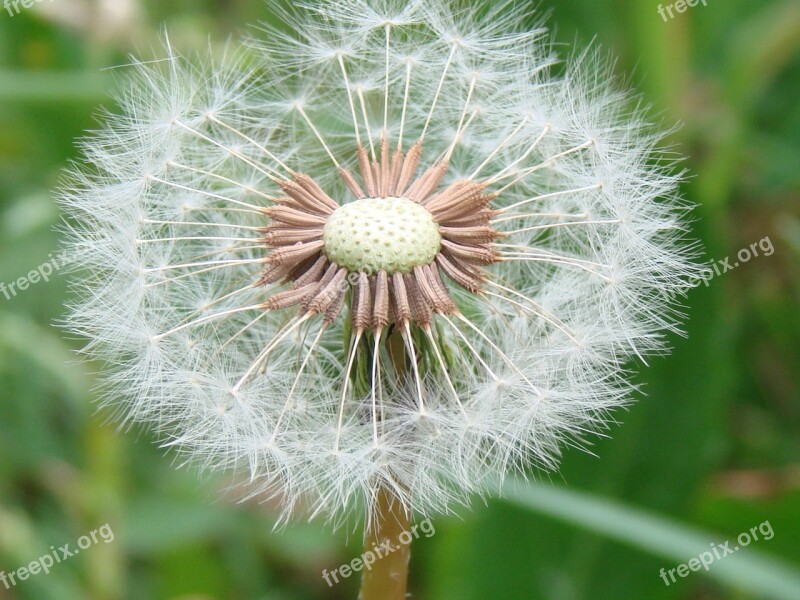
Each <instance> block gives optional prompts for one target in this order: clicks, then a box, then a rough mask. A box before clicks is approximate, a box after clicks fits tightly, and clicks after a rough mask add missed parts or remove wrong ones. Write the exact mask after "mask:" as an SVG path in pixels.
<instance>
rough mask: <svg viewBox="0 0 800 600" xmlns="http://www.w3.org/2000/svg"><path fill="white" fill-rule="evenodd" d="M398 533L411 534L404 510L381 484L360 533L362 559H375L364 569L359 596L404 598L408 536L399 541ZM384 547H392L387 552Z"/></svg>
mask: <svg viewBox="0 0 800 600" xmlns="http://www.w3.org/2000/svg"><path fill="white" fill-rule="evenodd" d="M401 535H403V538H408V537H409V536H410V535H411V534H410V533H409V515H408V512H407V511H406V509H405V508H404V507H403V505H402V504H401V503H400V502H399V501H398V500H397V498H396V497H395V495H394V493H393V492H392V491H391V490H388V489H387V488H386V487H385V486H383V485H382V486H381V487H380V489H379V490H378V496H377V502H376V508H375V511H374V513H373V516H372V519H371V521H370V524H369V527H368V529H367V531H366V532H365V533H364V555H363V557H364V559H365V563H366V562H367V561H368V560H370V558H374V559H375V562H374V563H373V564H372V565H371V567H370V568H366V567H365V569H364V575H363V578H362V580H361V593H360V594H359V599H360V600H404V599H405V597H406V586H407V581H408V563H409V560H410V559H411V544H410V543H408V542H409V541H410V540H408V539H404V541H405V542H406V543H405V544H404V543H402V542H401ZM388 548H392V549H393V550H392V552H390V553H388V554H387V552H388ZM376 550H377V552H376ZM379 556H380V558H379Z"/></svg>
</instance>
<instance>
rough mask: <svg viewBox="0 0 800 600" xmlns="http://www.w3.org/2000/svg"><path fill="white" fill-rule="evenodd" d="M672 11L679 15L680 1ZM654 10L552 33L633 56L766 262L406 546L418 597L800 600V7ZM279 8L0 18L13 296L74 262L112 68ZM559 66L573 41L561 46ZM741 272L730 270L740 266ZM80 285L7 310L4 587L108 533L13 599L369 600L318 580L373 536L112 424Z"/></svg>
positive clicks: (713, 203)
mask: <svg viewBox="0 0 800 600" xmlns="http://www.w3.org/2000/svg"><path fill="white" fill-rule="evenodd" d="M666 3H667V4H669V2H666ZM658 4H659V3H658V2H655V1H653V0H610V1H607V2H598V1H596V0H559V1H558V2H555V0H553V1H550V2H547V1H543V2H541V3H534V4H531V14H533V11H534V9H535V8H537V7H538V9H539V11H540V12H541V11H544V12H551V13H552V18H551V20H550V24H551V26H552V27H554V28H555V31H556V36H557V39H558V40H559V41H561V42H564V43H565V44H577V45H578V46H583V45H585V44H587V43H589V42H590V41H591V40H592V39H593V38H595V39H596V41H597V42H598V43H600V44H602V45H603V46H604V47H605V48H607V49H609V50H610V51H611V52H612V53H613V54H614V55H615V56H617V57H618V58H619V61H618V70H619V72H620V73H621V74H631V73H632V75H631V79H632V82H633V84H634V85H635V86H636V87H637V88H639V89H640V90H641V91H642V92H643V94H644V99H645V101H646V102H647V103H650V104H652V105H653V107H654V111H655V112H656V114H658V115H659V116H660V117H662V118H663V119H664V120H665V121H666V122H668V123H672V122H675V121H680V122H682V124H683V127H682V128H681V129H680V131H678V132H677V133H676V134H675V135H674V136H673V140H672V141H673V142H674V143H675V145H676V148H677V150H678V151H679V152H681V153H682V154H684V155H686V156H688V157H689V158H688V161H687V163H686V165H687V167H688V168H689V169H690V171H691V173H692V178H691V179H690V180H689V181H688V182H687V184H686V185H685V194H686V195H687V197H688V198H690V199H691V200H692V201H693V202H695V203H696V204H697V205H698V208H697V211H696V213H695V214H696V218H697V222H696V224H695V232H696V235H697V236H698V237H700V238H701V239H702V240H703V243H704V245H705V249H706V259H707V260H719V259H723V258H725V257H728V256H730V257H735V255H736V253H737V252H738V251H739V249H741V248H746V247H748V246H750V244H751V243H754V242H758V241H759V240H762V239H764V238H766V237H769V240H770V241H771V243H772V244H773V245H774V254H772V255H771V256H763V255H762V256H759V257H758V258H754V259H752V260H751V261H749V262H747V264H742V265H741V266H739V267H738V268H736V269H735V270H732V271H730V272H728V273H725V274H723V275H721V276H719V277H715V278H714V279H713V280H712V281H711V282H710V284H709V285H708V286H700V287H699V288H698V289H696V290H694V291H693V292H692V293H691V295H690V297H689V300H688V308H687V310H688V313H689V316H690V319H689V322H688V331H689V336H688V338H687V339H680V338H676V339H675V340H674V346H675V351H674V353H673V354H672V356H671V357H669V358H658V359H654V360H652V361H651V362H652V365H651V367H650V368H647V369H641V374H640V375H638V376H637V381H639V382H640V383H641V384H642V385H643V386H644V391H645V394H646V396H643V397H642V398H640V400H639V402H637V403H636V404H635V405H634V406H633V407H632V408H631V409H630V410H628V411H620V412H619V413H618V415H617V417H618V419H619V420H620V422H621V423H622V425H621V426H619V427H613V428H612V429H611V431H610V435H611V439H602V440H598V441H597V443H596V444H595V445H594V447H593V452H594V453H595V454H596V456H591V455H589V454H586V453H583V452H579V451H573V450H570V451H567V452H566V455H565V460H564V465H563V469H562V470H561V472H560V473H559V474H553V475H550V476H546V475H545V476H541V475H540V476H538V479H539V480H540V483H539V484H536V485H532V486H530V487H528V488H523V489H524V490H525V491H523V492H520V493H519V495H514V496H512V497H511V498H510V499H508V500H493V501H491V502H489V503H488V506H484V505H482V504H480V503H479V504H478V505H477V506H476V507H475V508H474V510H472V511H461V513H460V518H440V519H438V520H436V521H435V522H434V525H435V527H436V535H434V536H432V537H431V538H430V539H423V540H420V541H419V542H417V543H416V544H415V546H414V550H413V559H412V582H411V587H412V591H413V597H414V598H419V599H424V600H473V599H474V600H483V599H489V598H491V599H494V598H500V599H512V600H513V599H518V598H524V599H528V598H534V599H539V598H541V599H558V600H572V599H574V600H579V599H584V598H592V599H597V598H610V599H615V600H617V599H620V600H626V599H631V600H634V599H635V600H640V599H644V598H648V599H649V598H654V599H660V598H665V599H666V598H670V599H709V600H713V599H722V598H734V599H738V598H742V599H744V598H761V597H764V598H767V597H772V598H800V591H798V590H800V583H798V582H799V581H800V575H798V571H799V570H800V435H798V434H800V310H798V308H800V2H798V1H797V0H769V1H768V0H761V1H759V2H752V1H748V0H708V1H707V6H703V4H698V6H696V7H694V8H689V9H688V10H687V11H686V12H685V13H680V14H679V13H675V18H674V19H671V20H668V21H667V22H665V21H664V20H663V19H662V17H661V16H659V12H658V9H657V7H658ZM270 18H274V17H273V16H272V15H271V14H270V9H269V7H267V6H266V5H264V4H262V2H260V1H259V0H216V1H214V0H181V1H172V2H163V1H157V0H148V1H145V0H43V1H40V2H37V3H35V4H34V6H33V7H32V8H30V9H22V11H21V13H20V14H18V15H14V16H11V15H10V14H9V13H8V12H7V11H6V10H5V9H2V10H0V257H1V259H0V282H7V283H8V282H12V281H15V280H16V279H17V278H19V277H22V276H24V275H25V274H26V273H28V272H29V271H31V270H32V269H36V268H38V267H39V266H40V265H42V264H43V263H45V262H46V261H48V260H49V258H48V257H49V255H50V254H51V253H55V252H56V251H57V249H58V236H57V234H56V233H55V232H54V226H55V225H56V224H57V223H58V222H59V219H60V216H59V213H58V209H57V207H56V206H55V204H54V202H53V200H52V194H51V192H50V190H51V189H52V188H54V187H55V186H56V185H57V183H58V180H59V177H60V173H61V170H62V168H63V167H64V166H65V164H67V163H68V161H69V160H71V159H74V158H76V157H77V152H76V149H75V143H74V139H75V138H76V137H78V136H80V135H81V134H82V132H83V131H84V130H86V129H88V128H91V127H93V126H94V125H95V120H94V116H93V115H96V114H97V108H98V106H99V105H101V104H103V105H106V106H108V107H109V108H111V109H113V105H111V104H110V101H109V100H108V93H109V91H110V90H111V89H112V87H113V79H112V77H111V76H110V74H109V72H108V71H104V70H103V69H104V68H106V67H109V66H113V65H119V64H123V63H124V62H126V55H127V54H128V53H129V52H136V53H140V54H143V55H144V56H148V55H149V53H150V52H151V49H152V48H154V47H157V46H158V36H159V34H160V32H161V31H162V28H164V27H166V28H167V29H168V31H169V32H170V35H171V38H172V42H173V45H174V46H175V47H177V48H179V49H181V50H188V49H192V48H201V49H202V48H204V47H206V46H207V45H208V41H209V39H210V40H212V43H217V42H219V43H221V42H223V41H224V40H225V39H226V38H227V37H228V36H230V35H236V34H237V33H242V32H247V31H248V30H250V27H249V25H250V24H253V23H255V22H256V21H258V20H263V19H270ZM565 50H566V49H565ZM733 262H734V261H733V260H731V263H733ZM65 297H66V285H65V281H64V277H63V276H61V275H59V274H55V275H54V276H53V278H52V279H51V281H50V282H49V283H44V282H42V283H38V284H36V285H34V286H32V287H31V289H29V290H26V291H24V292H20V293H19V294H18V295H17V296H12V297H11V298H10V299H6V298H5V297H4V296H3V295H0V571H6V572H11V571H14V570H15V569H17V568H19V567H21V566H24V565H27V564H28V563H29V562H30V561H32V560H34V559H36V558H37V557H38V556H40V555H42V554H44V553H46V552H48V551H49V547H50V546H51V545H54V546H60V545H63V544H65V543H68V542H70V543H72V544H73V546H74V543H75V541H76V540H77V539H78V538H79V537H80V536H82V535H84V534H86V533H88V532H90V531H91V530H93V529H96V528H97V527H99V526H100V525H103V524H105V523H108V524H109V526H110V527H111V528H112V529H113V531H114V533H115V539H114V541H113V542H112V543H109V544H105V543H100V544H98V545H96V546H93V547H92V548H90V549H88V550H86V551H85V552H82V553H81V555H79V556H77V557H74V558H71V559H69V560H68V561H66V562H64V563H63V564H60V565H57V566H56V567H54V568H53V570H52V571H51V573H50V574H48V575H45V574H39V575H36V576H33V577H31V578H29V579H28V580H26V581H23V582H19V583H18V585H16V586H12V587H11V589H6V588H5V586H4V585H3V584H2V583H0V599H4V600H5V599H12V598H13V599H16V598H19V599H32V600H43V599H44V600H49V599H55V600H71V599H92V600H122V599H126V600H127V599H131V600H133V599H148V600H149V599H171V600H176V599H181V600H210V599H244V600H250V599H275V600H280V599H286V600H290V599H317V598H318V599H335V598H354V597H355V595H356V588H357V581H356V578H355V577H353V578H350V579H349V580H347V581H346V582H344V583H342V584H340V585H338V586H335V587H334V588H332V589H330V588H328V586H327V585H326V584H325V583H324V581H323V580H322V577H321V570H322V569H323V568H328V569H333V568H335V567H337V566H338V565H340V564H342V563H344V562H346V561H349V560H350V559H351V558H352V557H354V556H356V555H358V554H360V552H361V549H360V543H359V540H360V535H361V534H360V532H358V531H342V532H337V533H334V534H331V532H330V531H329V530H327V529H326V528H325V527H324V526H322V525H317V524H311V525H308V524H300V525H292V526H290V527H288V528H287V529H285V530H283V531H281V532H277V533H275V532H273V531H272V525H273V523H274V519H275V516H274V515H275V513H274V511H273V510H272V509H271V507H270V506H268V505H260V504H258V503H250V504H245V505H242V504H238V503H237V502H236V499H235V498H233V497H231V496H230V495H229V494H227V493H225V492H224V491H223V490H224V487H225V485H226V484H229V483H230V478H228V477H225V476H223V477H222V478H221V479H213V478H209V477H206V478H204V479H200V478H198V477H197V476H196V475H195V474H193V473H191V472H186V471H184V470H176V469H175V468H174V467H175V466H176V465H174V464H173V462H174V461H173V460H172V457H171V456H169V455H168V454H166V455H165V453H164V452H163V451H161V450H159V449H158V448H157V447H156V446H155V445H154V444H153V443H152V440H151V439H150V438H149V437H148V435H147V433H146V432H142V431H138V430H136V429H134V430H131V431H127V432H117V431H116V430H115V426H114V425H113V424H109V422H108V418H109V415H107V414H102V413H101V414H97V413H96V411H95V409H94V406H93V403H92V399H93V394H92V387H93V377H94V376H93V374H92V372H91V371H92V366H91V365H81V364H76V363H74V360H73V359H74V356H73V355H72V353H71V349H73V348H75V347H78V346H79V345H80V340H73V339H65V338H64V336H63V335H62V334H61V333H60V332H59V331H58V330H57V329H55V328H54V327H53V326H52V323H53V322H54V321H55V320H56V319H57V318H58V317H59V315H61V314H62V311H63V308H62V306H63V301H64V299H65ZM767 520H768V521H769V523H770V525H771V527H772V529H773V530H774V537H773V538H772V539H770V540H761V541H759V542H754V543H753V544H751V545H750V546H749V547H748V548H746V549H743V550H742V552H740V553H738V554H737V555H736V556H735V557H726V558H724V559H722V560H720V561H719V562H718V563H717V564H714V565H712V566H711V570H710V572H709V574H708V575H706V574H705V573H691V575H689V576H688V577H686V578H679V579H678V580H677V583H675V584H672V585H670V586H666V585H665V584H664V581H663V580H662V579H661V577H660V576H659V570H660V569H661V568H666V569H670V568H674V567H676V566H677V564H678V563H682V562H687V561H688V560H689V559H690V558H692V557H693V556H695V555H697V554H699V553H700V552H703V551H705V550H708V549H709V548H710V545H711V544H715V543H720V542H722V541H723V540H726V539H730V540H734V539H735V537H736V536H737V535H738V534H739V533H740V532H743V531H748V530H749V529H750V528H751V527H754V526H757V525H758V524H760V523H762V522H764V521H767Z"/></svg>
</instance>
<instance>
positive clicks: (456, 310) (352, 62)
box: [61, 0, 696, 522]
mask: <svg viewBox="0 0 800 600" xmlns="http://www.w3.org/2000/svg"><path fill="white" fill-rule="evenodd" d="M520 10H521V9H520V8H519V7H518V6H517V5H516V4H515V3H513V2H501V3H496V4H494V5H492V6H491V7H467V8H464V9H461V10H458V11H454V10H452V9H451V7H449V5H447V4H445V3H441V2H438V1H434V2H424V3H422V2H413V1H412V2H404V1H402V0H381V1H380V2H366V1H364V0H343V1H338V2H327V1H326V2H321V3H314V4H313V5H308V6H301V7H299V8H297V9H296V10H294V11H292V12H282V13H280V15H281V17H282V19H283V20H285V21H286V22H287V23H288V24H289V25H290V27H289V28H288V29H278V28H274V27H271V26H269V25H265V26H264V31H263V32H262V33H261V34H260V35H258V36H256V37H254V38H253V39H250V40H248V42H247V44H246V45H245V46H244V48H243V49H241V50H237V51H226V52H225V53H224V55H223V56H222V57H214V58H203V57H189V58H186V57H182V56H178V55H177V54H176V53H175V52H174V51H173V50H172V48H171V47H170V46H169V44H168V43H167V44H166V52H167V57H166V58H167V60H165V61H158V62H153V63H136V64H134V65H133V66H132V68H131V72H130V74H129V76H128V77H127V78H126V79H125V85H124V86H123V88H122V91H121V92H120V98H119V100H120V106H121V111H120V113H119V114H109V115H107V116H106V118H105V125H104V126H103V128H102V129H100V130H99V131H97V132H95V133H94V134H92V135H91V136H90V137H89V138H88V139H87V140H86V141H85V142H84V143H83V149H84V153H85V158H86V162H87V164H88V165H90V166H89V167H86V168H84V167H78V168H76V169H75V170H74V172H73V175H72V179H71V181H70V183H69V184H68V185H67V186H66V187H65V189H64V190H63V192H62V194H61V197H62V203H63V206H64V208H65V210H66V211H67V213H68V215H69V217H70V218H69V221H68V223H69V224H68V225H67V226H66V227H65V228H66V235H67V238H68V242H67V244H68V247H67V251H68V252H67V253H68V255H69V256H70V257H71V259H72V264H73V266H74V268H75V270H76V271H77V272H76V274H75V276H74V277H73V285H74V289H75V300H74V302H73V303H72V305H71V306H70V314H69V316H68V318H67V321H66V325H67V326H68V327H69V328H70V330H72V331H73V332H76V333H79V334H81V335H83V336H85V337H86V338H87V340H88V342H87V345H86V347H85V351H84V352H85V354H86V355H87V357H91V358H96V359H100V360H103V361H104V362H105V364H106V368H105V371H104V373H105V374H104V382H105V384H106V388H105V399H106V403H107V404H109V405H111V406H113V407H114V408H115V409H116V410H117V411H118V413H119V415H120V417H121V418H122V419H123V420H124V421H125V422H133V421H137V422H143V423H147V424H149V425H150V426H152V427H153V428H154V429H155V431H156V432H157V433H158V434H159V435H161V436H162V438H163V439H164V442H165V444H166V445H167V446H169V447H171V448H174V449H175V450H176V451H178V452H181V453H183V454H184V455H185V456H186V458H187V459H190V460H189V462H193V463H195V464H197V465H198V466H200V467H202V468H208V469H229V470H232V471H235V472H240V473H242V474H243V475H244V476H245V478H246V479H247V481H248V482H249V488H248V492H247V493H248V494H249V495H252V496H255V497H259V498H262V499H265V498H274V499H276V500H277V501H278V502H279V504H280V506H281V507H282V508H283V511H284V512H283V516H284V518H286V519H288V518H290V517H292V516H293V515H295V514H297V513H298V512H303V513H304V515H305V516H317V515H321V516H325V517H327V518H330V519H332V520H333V521H334V522H341V520H343V519H345V518H347V515H349V514H351V513H352V510H353V509H355V508H356V507H359V506H360V507H362V508H365V507H366V509H367V511H368V510H369V509H370V503H371V502H372V501H373V499H374V497H375V494H374V490H375V488H376V486H384V487H387V488H389V489H391V490H392V491H393V493H394V494H395V496H397V498H398V499H399V500H400V501H401V502H402V503H403V504H404V505H405V506H406V508H408V509H409V510H414V511H418V512H420V513H421V514H423V515H428V514H431V513H434V512H437V511H450V510H452V509H453V507H454V506H455V505H458V504H459V503H466V502H468V501H469V498H470V497H472V496H473V495H475V494H479V495H480V494H485V493H488V492H489V491H490V490H491V489H492V485H495V484H496V482H497V481H498V479H500V478H502V476H503V475H505V474H506V473H508V472H510V471H517V470H524V469H526V467H528V466H531V465H533V466H536V467H539V468H542V469H555V468H557V465H558V460H559V458H560V456H561V451H562V448H563V447H564V446H576V447H584V446H585V444H586V443H587V442H586V440H587V437H588V436H589V435H590V434H592V433H596V432H599V431H602V430H603V429H604V428H606V427H607V426H608V425H609V424H610V423H611V422H613V421H612V419H613V417H612V412H613V410H614V409H615V408H618V407H620V406H623V405H625V404H626V403H627V402H629V399H630V398H631V394H632V392H634V391H635V388H634V387H633V386H632V384H631V383H630V382H629V381H628V380H627V379H626V374H627V372H628V369H627V368H628V365H629V362H630V361H631V360H632V359H636V360H638V359H641V358H644V357H646V356H647V355H649V354H652V353H655V352H663V351H664V350H665V347H666V346H665V338H664V335H665V334H666V333H669V332H678V331H679V329H680V320H681V317H682V315H681V314H680V311H679V308H678V307H676V306H674V305H673V304H670V303H669V302H668V299H671V298H672V299H674V298H678V297H680V295H681V294H683V293H684V292H685V291H686V290H687V289H688V288H689V284H688V281H690V279H691V275H692V273H693V272H694V271H695V267H694V266H693V265H692V262H691V261H692V259H693V257H694V254H695V251H696V249H695V248H694V246H693V244H692V243H691V242H687V241H686V225H685V223H686V213H687V211H688V208H687V206H686V204H685V202H683V200H682V199H681V198H680V196H679V195H678V191H677V186H678V184H679V182H680V180H681V175H682V174H681V173H680V172H679V171H676V168H675V162H676V161H675V158H674V157H671V156H670V155H669V154H667V153H665V152H662V151H661V150H659V148H660V144H661V140H662V139H663V137H664V132H662V131H660V130H659V128H657V127H654V126H652V125H651V124H649V123H648V122H647V121H646V119H645V116H644V114H643V112H642V111H641V110H640V109H639V108H637V107H636V104H635V102H632V100H634V99H633V98H632V97H631V94H630V93H629V92H628V91H626V90H625V89H624V87H622V86H621V85H619V84H618V83H616V82H615V79H614V77H613V76H612V75H610V73H611V69H612V65H611V64H610V62H609V61H608V60H606V59H604V58H603V57H602V56H601V55H600V53H599V52H597V51H595V50H589V51H585V52H583V53H579V54H577V55H574V56H572V57H571V59H570V60H568V61H566V63H565V66H564V68H563V69H561V70H560V71H559V74H555V73H554V72H553V69H552V66H553V65H554V64H556V62H558V60H559V58H558V57H557V56H556V55H555V53H554V51H553V46H552V44H551V43H550V42H549V41H548V39H547V34H546V31H545V29H544V28H542V27H539V26H536V27H533V28H531V29H526V28H524V27H523V26H522V23H523V22H524V21H525V19H522V18H521V17H522V15H521V12H520ZM287 31H291V33H287Z"/></svg>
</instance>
